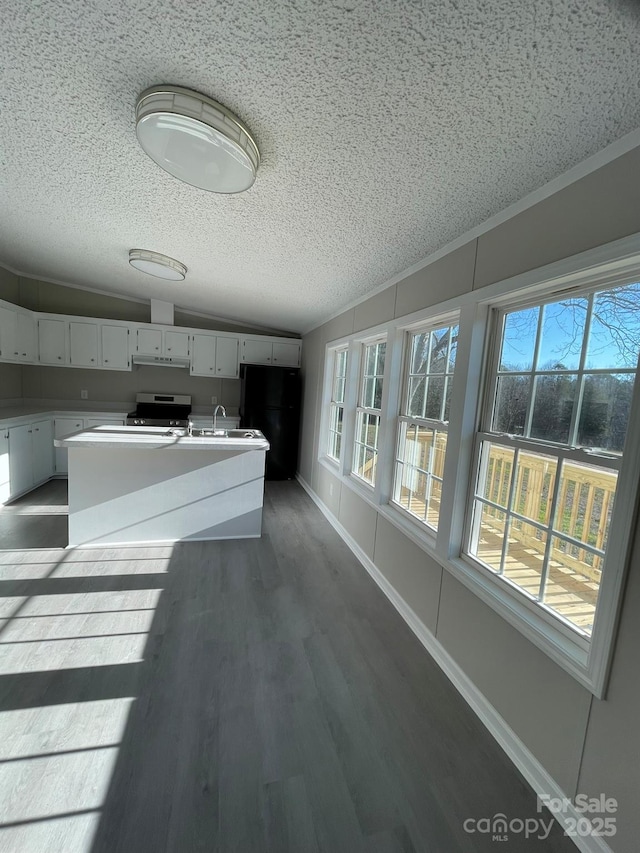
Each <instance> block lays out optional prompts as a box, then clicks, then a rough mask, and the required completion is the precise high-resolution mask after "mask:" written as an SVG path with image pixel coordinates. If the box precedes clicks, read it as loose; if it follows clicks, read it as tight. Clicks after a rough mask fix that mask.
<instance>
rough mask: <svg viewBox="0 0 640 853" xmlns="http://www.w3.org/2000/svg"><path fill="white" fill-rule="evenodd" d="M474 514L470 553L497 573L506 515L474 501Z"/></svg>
mask: <svg viewBox="0 0 640 853" xmlns="http://www.w3.org/2000/svg"><path fill="white" fill-rule="evenodd" d="M474 512H475V519H474V529H475V530H476V541H475V542H472V544H471V553H472V554H473V555H474V556H475V557H477V558H478V559H479V560H481V561H482V562H483V563H484V564H485V565H486V566H489V568H490V569H493V570H494V571H495V572H499V571H500V559H501V556H502V541H503V538H504V525H505V518H506V515H505V513H504V512H501V511H500V510H498V509H495V508H494V507H492V506H487V505H486V504H483V503H481V502H480V501H476V504H475V510H474Z"/></svg>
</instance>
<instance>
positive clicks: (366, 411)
mask: <svg viewBox="0 0 640 853" xmlns="http://www.w3.org/2000/svg"><path fill="white" fill-rule="evenodd" d="M376 344H385V357H384V371H383V374H382V397H381V400H380V408H379V409H376V408H371V407H369V406H364V405H363V404H362V391H363V381H364V368H365V363H364V351H365V349H366V348H367V347H370V346H375V345H376ZM357 346H358V385H357V389H356V392H357V396H356V406H355V411H354V425H353V426H354V429H353V435H352V437H351V447H350V457H349V466H350V470H349V474H350V476H351V477H352V478H353V479H354V480H356V481H357V482H358V483H360V484H361V485H362V486H363V487H364V488H367V489H371V490H372V491H373V492H374V493H376V492H377V491H378V489H379V485H378V484H379V480H380V477H379V463H380V450H381V448H382V446H383V442H384V431H383V429H382V420H383V419H382V413H383V411H384V409H385V400H386V397H387V396H388V395H385V386H386V379H387V377H388V375H389V367H388V363H387V346H388V342H387V335H386V334H379V335H375V336H374V337H367V338H361V339H360V340H358V341H357ZM361 414H362V415H373V416H374V417H377V418H378V444H377V447H376V448H375V453H376V464H375V468H376V476H375V477H374V478H373V482H369V480H367V479H365V478H364V477H361V476H360V475H359V474H358V473H357V471H356V447H358V446H365V447H368V446H369V445H361V444H360V442H359V441H358V440H357V423H358V416H359V415H361Z"/></svg>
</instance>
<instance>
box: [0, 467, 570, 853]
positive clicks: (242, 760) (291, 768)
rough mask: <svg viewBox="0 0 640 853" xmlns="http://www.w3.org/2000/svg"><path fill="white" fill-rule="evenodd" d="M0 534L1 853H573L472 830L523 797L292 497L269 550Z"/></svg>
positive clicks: (292, 494) (341, 551)
mask: <svg viewBox="0 0 640 853" xmlns="http://www.w3.org/2000/svg"><path fill="white" fill-rule="evenodd" d="M30 502H31V503H30V505H31V506H35V507H40V508H43V507H46V506H47V505H49V506H51V507H60V506H64V484H63V483H52V484H48V485H47V486H45V487H43V488H42V489H39V490H38V491H37V492H34V493H33V495H32V496H31V497H30ZM47 502H49V503H47ZM14 506H15V505H14ZM55 512H57V510H56V511H54V512H53V513H52V514H54V515H55ZM3 513H4V511H0V531H1V532H2V533H3V536H4V535H5V531H6V530H7V529H9V528H11V529H12V530H13V533H12V534H11V535H9V536H8V538H7V539H4V538H3V541H2V548H3V549H5V550H3V551H2V552H0V824H1V826H0V851H2V853H39V851H42V853H57V852H58V851H59V853H161V851H171V853H191V851H194V853H196V851H202V852H203V853H204V851H207V853H209V851H210V853H266V851H268V852H269V853H289V852H290V853H320V852H321V851H322V853H423V852H424V853H427V851H428V853H457V851H485V850H486V851H494V853H495V851H496V850H512V851H520V850H536V851H554V853H573V851H575V849H576V848H575V847H574V846H573V843H572V842H571V841H570V840H569V839H568V838H566V837H564V836H563V834H562V831H561V830H560V828H559V826H557V825H555V826H554V829H553V831H552V833H551V836H550V837H549V838H547V839H546V840H545V841H541V840H538V839H529V841H526V840H525V838H524V836H523V835H522V834H512V835H511V836H510V837H509V839H508V840H507V841H502V842H500V843H498V842H496V841H493V840H492V838H491V835H486V834H479V833H475V834H469V833H467V832H465V831H464V828H463V823H464V821H465V819H467V818H483V817H484V818H491V817H493V816H494V815H495V814H496V813H502V814H504V815H506V816H507V818H508V819H512V818H526V817H540V815H537V812H536V799H535V796H534V794H533V793H532V791H531V790H530V788H529V787H528V786H527V784H526V783H525V782H524V781H523V779H522V778H521V777H520V776H519V774H518V773H517V771H516V770H515V769H514V767H513V765H512V764H511V763H510V761H509V760H508V759H507V757H506V756H505V755H504V753H503V752H502V751H501V749H500V748H499V747H498V746H497V744H496V743H495V741H494V740H493V739H492V737H491V736H490V735H489V734H488V733H487V732H486V730H485V729H484V727H483V726H482V724H481V723H480V722H479V721H478V719H477V718H476V716H475V715H474V713H473V712H472V711H471V710H470V709H469V708H468V706H467V705H466V703H465V702H464V701H463V699H462V698H461V697H460V696H459V694H458V693H457V691H456V690H455V689H454V688H453V687H452V685H451V684H450V683H449V681H448V680H447V678H446V677H445V676H444V675H443V674H442V672H441V671H440V669H439V668H438V667H437V665H436V664H435V663H434V662H433V661H432V660H431V658H430V656H429V655H428V654H427V652H426V651H425V650H424V648H423V647H422V646H421V645H420V643H419V642H418V641H417V639H416V638H415V637H414V635H413V634H412V633H411V631H410V630H409V628H408V627H407V626H406V624H405V623H404V622H403V620H402V619H401V617H400V616H399V615H398V613H397V612H396V611H395V610H394V608H393V607H392V606H391V604H390V603H389V602H388V601H387V599H386V598H385V597H384V596H383V594H382V593H381V592H380V591H379V589H378V588H377V586H376V585H375V584H374V583H373V581H372V580H371V579H370V578H369V576H368V575H367V573H366V572H365V570H364V569H363V568H362V566H361V565H360V564H359V563H358V562H357V560H356V559H355V558H354V557H353V555H352V554H351V552H350V551H349V550H348V549H347V547H346V546H345V545H344V543H343V542H342V541H341V540H340V539H339V537H338V536H337V534H336V533H335V532H334V531H333V529H332V528H331V527H330V525H329V524H328V523H327V521H326V520H325V519H324V517H323V516H322V515H321V513H320V512H319V511H318V509H317V508H316V507H315V506H314V504H313V503H312V502H311V500H310V499H309V498H308V496H307V495H306V494H305V493H304V491H303V490H302V489H301V488H300V487H299V486H298V485H297V484H296V483H291V482H284V483H267V488H266V500H265V512H264V535H263V537H262V538H261V539H259V540H245V541H226V542H211V543H197V542H190V543H188V542H185V543H179V544H177V545H175V546H173V547H170V546H159V547H149V548H120V549H116V548H111V549H99V550H96V549H93V550H81V549H77V550H70V551H64V550H62V549H61V548H59V547H57V546H58V544H59V543H58V542H57V540H56V536H57V535H58V534H59V531H56V530H55V529H54V527H55V525H54V526H53V527H46V526H44V527H42V528H41V529H40V535H38V536H36V537H35V538H34V539H33V540H32V541H27V539H28V538H29V536H30V535H31V534H32V533H33V529H32V528H31V527H29V526H28V525H27V524H26V523H25V524H24V526H23V531H22V532H23V534H24V536H25V537H26V538H25V539H23V540H21V542H20V544H19V545H18V544H16V543H17V541H18V535H19V534H18V532H17V530H18V528H19V527H20V519H25V518H26V519H27V520H28V519H29V517H30V514H29V513H24V514H22V515H20V514H18V513H15V512H14V514H13V520H12V521H7V522H6V523H7V528H4V527H2V525H3V523H4V522H5V519H3V518H2V515H3ZM34 515H35V514H34ZM43 515H45V514H44V512H43ZM45 517H46V516H45ZM48 536H50V537H51V538H50V541H49V542H48V543H47V541H46V540H47V537H48ZM11 537H13V538H11ZM10 548H14V549H17V550H8V549H10ZM30 548H33V549H34V550H28V549H30ZM542 817H544V818H545V820H548V819H549V815H548V813H545V814H543V815H542Z"/></svg>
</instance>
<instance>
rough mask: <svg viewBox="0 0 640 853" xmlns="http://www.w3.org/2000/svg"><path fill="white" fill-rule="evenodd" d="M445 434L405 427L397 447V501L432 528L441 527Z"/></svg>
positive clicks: (395, 494)
mask: <svg viewBox="0 0 640 853" xmlns="http://www.w3.org/2000/svg"><path fill="white" fill-rule="evenodd" d="M446 450H447V434H446V432H442V431H438V430H432V429H429V428H428V427H425V426H421V425H418V424H408V425H407V424H404V425H403V427H402V429H401V432H400V441H399V447H398V458H399V467H398V470H397V474H396V491H395V493H394V500H396V501H397V502H398V503H399V504H400V505H401V506H403V507H404V508H405V509H407V510H408V511H409V512H411V513H412V514H413V515H415V516H416V517H417V518H419V519H420V520H421V521H424V520H426V521H427V523H429V524H430V525H431V526H432V527H435V528H437V526H438V515H439V512H440V500H441V492H442V484H441V482H440V479H441V478H442V475H443V472H444V460H445V455H446Z"/></svg>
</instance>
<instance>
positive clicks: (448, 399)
mask: <svg viewBox="0 0 640 853" xmlns="http://www.w3.org/2000/svg"><path fill="white" fill-rule="evenodd" d="M452 389H453V379H452V378H451V377H450V376H449V378H448V379H447V390H446V391H445V397H444V415H443V418H442V420H443V421H448V420H449V412H450V410H451V391H452Z"/></svg>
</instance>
